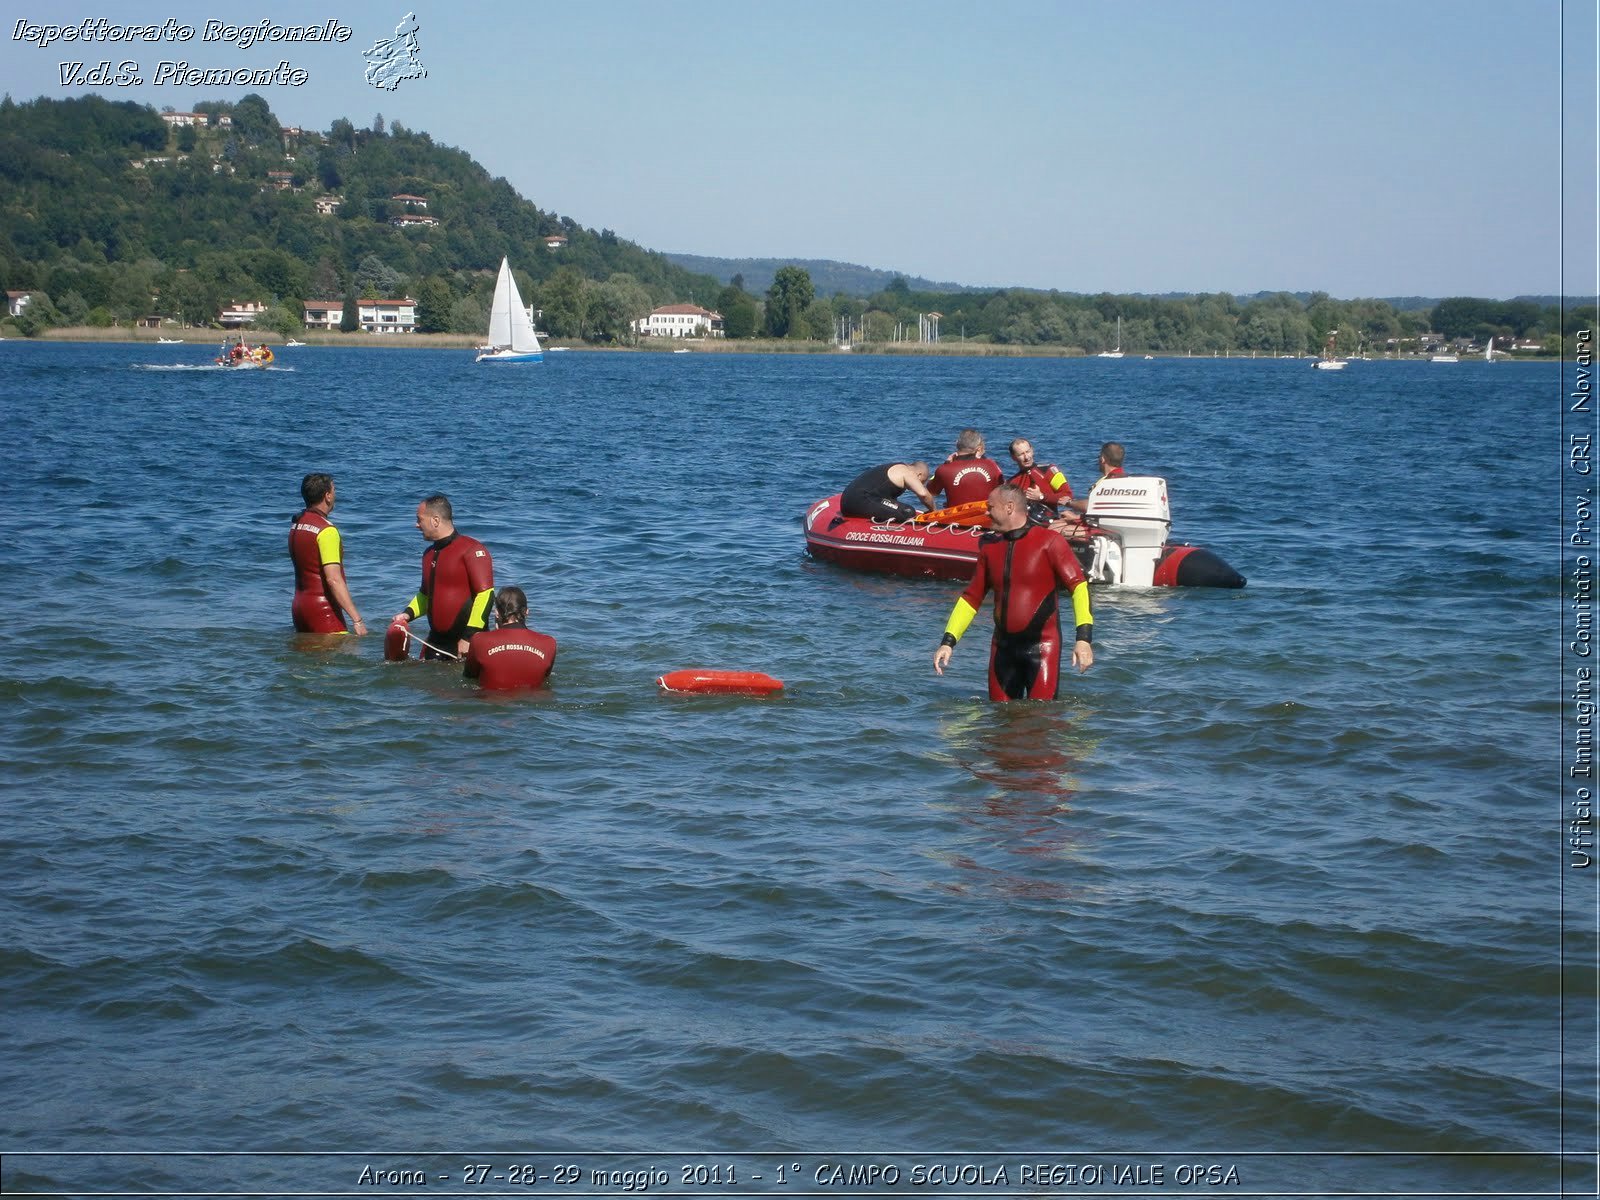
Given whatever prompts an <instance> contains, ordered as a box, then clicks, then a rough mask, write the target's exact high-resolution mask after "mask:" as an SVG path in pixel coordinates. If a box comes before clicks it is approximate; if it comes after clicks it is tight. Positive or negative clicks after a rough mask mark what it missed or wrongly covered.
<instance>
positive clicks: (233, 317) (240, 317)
mask: <svg viewBox="0 0 1600 1200" xmlns="http://www.w3.org/2000/svg"><path fill="white" fill-rule="evenodd" d="M266 311H267V302H266V301H265V300H243V301H240V300H235V301H233V302H232V303H230V304H229V305H228V307H227V308H225V309H223V310H222V311H221V312H220V313H218V314H217V324H218V325H221V326H222V327H223V328H224V329H242V328H243V327H244V326H246V325H253V324H255V320H256V318H257V317H259V316H260V315H261V314H262V313H264V312H266Z"/></svg>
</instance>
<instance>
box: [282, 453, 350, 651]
mask: <svg viewBox="0 0 1600 1200" xmlns="http://www.w3.org/2000/svg"><path fill="white" fill-rule="evenodd" d="M300 496H301V498H302V499H304V500H305V503H306V506H305V508H304V510H302V511H301V513H300V515H299V516H298V517H296V518H295V519H294V524H293V525H290V526H289V560H290V561H291V562H293V563H294V603H293V604H292V605H291V607H290V613H291V615H292V616H293V617H294V627H295V628H296V629H297V630H299V631H300V632H301V633H348V632H349V630H348V629H347V628H346V627H345V623H344V614H345V613H349V614H350V621H351V623H352V624H353V625H354V626H355V631H356V632H357V633H365V632H366V631H367V626H366V623H365V622H363V621H362V619H361V614H360V613H359V612H357V611H356V602H355V601H354V600H352V599H351V598H350V587H349V585H348V584H347V583H346V582H345V578H344V549H343V546H342V545H341V543H340V540H339V531H338V529H336V528H335V527H334V525H333V523H332V522H331V521H329V520H328V514H329V513H330V512H332V511H333V504H334V499H335V497H334V486H333V477H332V476H331V475H322V474H312V475H307V476H306V477H305V478H304V479H302V480H301V481H300Z"/></svg>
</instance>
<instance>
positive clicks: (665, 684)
mask: <svg viewBox="0 0 1600 1200" xmlns="http://www.w3.org/2000/svg"><path fill="white" fill-rule="evenodd" d="M656 684H657V685H658V686H659V687H660V688H661V690H662V691H665V692H694V693H699V694H718V693H720V694H723V695H736V696H767V695H770V694H771V693H773V692H781V691H782V690H783V680H781V679H774V678H773V677H772V676H771V675H763V674H762V673H761V672H760V671H712V670H707V669H705V668H703V667H694V668H690V669H688V670H683V671H668V672H667V673H666V674H665V675H662V676H660V677H658V678H657V679H656Z"/></svg>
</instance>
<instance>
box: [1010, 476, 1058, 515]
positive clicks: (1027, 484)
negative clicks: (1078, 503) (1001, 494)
mask: <svg viewBox="0 0 1600 1200" xmlns="http://www.w3.org/2000/svg"><path fill="white" fill-rule="evenodd" d="M1010 482H1011V483H1012V484H1013V485H1014V486H1016V487H1019V488H1021V489H1022V490H1023V491H1024V492H1026V491H1027V490H1028V489H1029V488H1031V487H1036V488H1038V489H1039V491H1040V492H1042V493H1043V494H1044V503H1045V504H1048V505H1049V506H1050V507H1051V508H1059V507H1060V506H1061V502H1062V501H1063V500H1071V499H1072V485H1071V484H1070V483H1068V482H1067V477H1066V476H1065V475H1063V474H1062V473H1061V471H1060V470H1059V469H1058V468H1056V467H1054V466H1050V467H1040V466H1033V467H1029V468H1028V469H1027V470H1026V471H1018V472H1017V473H1016V474H1015V475H1013V476H1012V477H1011V480H1010Z"/></svg>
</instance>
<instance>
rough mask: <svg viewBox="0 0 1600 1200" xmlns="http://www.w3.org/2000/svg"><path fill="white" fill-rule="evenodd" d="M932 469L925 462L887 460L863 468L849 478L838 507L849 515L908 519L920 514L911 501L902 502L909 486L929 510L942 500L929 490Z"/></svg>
mask: <svg viewBox="0 0 1600 1200" xmlns="http://www.w3.org/2000/svg"><path fill="white" fill-rule="evenodd" d="M930 474H931V472H930V471H929V470H928V464H927V463H925V462H920V461H919V462H912V463H884V464H883V465H882V466H877V467H873V468H871V469H870V470H866V471H863V472H861V474H859V475H857V476H856V477H855V478H854V479H852V480H851V481H850V486H848V487H847V488H845V489H844V495H842V496H840V497H839V511H840V512H841V513H843V514H844V515H845V516H847V517H879V518H888V519H890V520H895V521H909V520H911V518H912V517H914V516H916V515H917V510H916V509H914V508H912V507H911V505H909V504H905V503H902V502H901V500H900V496H901V493H903V492H905V491H907V490H910V491H912V492H915V493H916V494H917V498H918V499H920V500H921V501H922V502H923V503H924V504H925V505H927V506H928V507H927V511H928V512H932V511H933V510H934V509H936V508H938V507H939V502H938V501H937V500H935V499H934V498H933V493H932V492H930V491H928V477H929V475H930Z"/></svg>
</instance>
